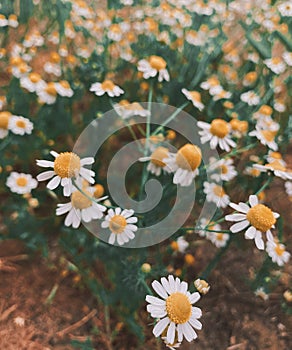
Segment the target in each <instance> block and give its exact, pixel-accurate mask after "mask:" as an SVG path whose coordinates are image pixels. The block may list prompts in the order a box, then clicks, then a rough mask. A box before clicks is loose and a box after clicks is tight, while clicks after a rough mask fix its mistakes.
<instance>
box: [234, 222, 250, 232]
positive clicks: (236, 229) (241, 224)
mask: <svg viewBox="0 0 292 350" xmlns="http://www.w3.org/2000/svg"><path fill="white" fill-rule="evenodd" d="M248 225H250V223H249V221H247V220H244V221H241V222H238V223H236V224H234V225H232V226H231V227H230V231H231V232H232V233H237V232H240V231H242V230H244V229H245V228H246V227H247V226H248Z"/></svg>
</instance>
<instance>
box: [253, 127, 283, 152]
mask: <svg viewBox="0 0 292 350" xmlns="http://www.w3.org/2000/svg"><path fill="white" fill-rule="evenodd" d="M276 135H277V131H273V130H268V129H262V128H261V127H259V126H258V125H256V129H255V130H253V131H251V132H250V133H249V136H255V137H256V138H257V139H258V140H259V141H260V143H261V144H263V145H264V146H268V147H269V148H271V149H272V150H273V151H277V150H278V145H277V143H276V141H275V137H276Z"/></svg>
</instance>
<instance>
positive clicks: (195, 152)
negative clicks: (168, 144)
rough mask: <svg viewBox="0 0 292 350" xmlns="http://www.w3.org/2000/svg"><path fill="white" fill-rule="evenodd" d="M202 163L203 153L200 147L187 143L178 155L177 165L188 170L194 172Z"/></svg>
mask: <svg viewBox="0 0 292 350" xmlns="http://www.w3.org/2000/svg"><path fill="white" fill-rule="evenodd" d="M201 161H202V153H201V150H200V148H199V147H198V146H195V145H192V144H190V143H187V144H186V145H184V146H183V147H181V148H180V149H179V150H178V152H177V155H176V163H177V165H178V166H179V167H180V168H182V169H186V170H190V169H191V170H192V171H194V170H195V169H197V168H198V166H199V165H200V164H201Z"/></svg>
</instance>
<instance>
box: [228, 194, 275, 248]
mask: <svg viewBox="0 0 292 350" xmlns="http://www.w3.org/2000/svg"><path fill="white" fill-rule="evenodd" d="M249 205H250V206H249ZM249 205H247V204H245V203H242V202H240V203H239V204H235V203H230V204H229V206H230V207H231V208H233V209H235V210H236V211H238V212H239V213H238V214H237V213H236V214H231V215H226V216H225V220H227V221H236V222H237V221H238V222H237V223H236V224H234V225H232V226H231V227H230V231H231V232H232V233H237V232H240V231H243V230H245V229H246V228H247V227H248V229H247V230H246V231H245V238H246V239H254V240H255V244H256V247H257V248H258V249H260V250H263V249H264V248H265V244H264V241H263V238H262V234H263V233H266V234H267V235H268V234H269V232H271V231H270V230H271V228H274V227H275V226H274V224H275V223H276V219H277V218H278V217H279V216H280V215H279V214H278V213H274V212H272V210H271V209H270V208H268V207H267V206H265V205H264V204H259V201H258V197H257V196H256V195H251V196H249Z"/></svg>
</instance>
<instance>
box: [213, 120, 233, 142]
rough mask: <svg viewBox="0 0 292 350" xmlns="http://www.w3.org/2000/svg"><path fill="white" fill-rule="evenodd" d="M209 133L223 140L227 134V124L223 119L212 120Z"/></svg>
mask: <svg viewBox="0 0 292 350" xmlns="http://www.w3.org/2000/svg"><path fill="white" fill-rule="evenodd" d="M210 132H211V134H213V135H215V136H218V137H219V138H220V139H223V138H224V137H225V136H226V135H227V134H228V132H229V128H228V123H227V122H226V121H225V120H223V119H214V120H213V121H212V123H211V127H210Z"/></svg>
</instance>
